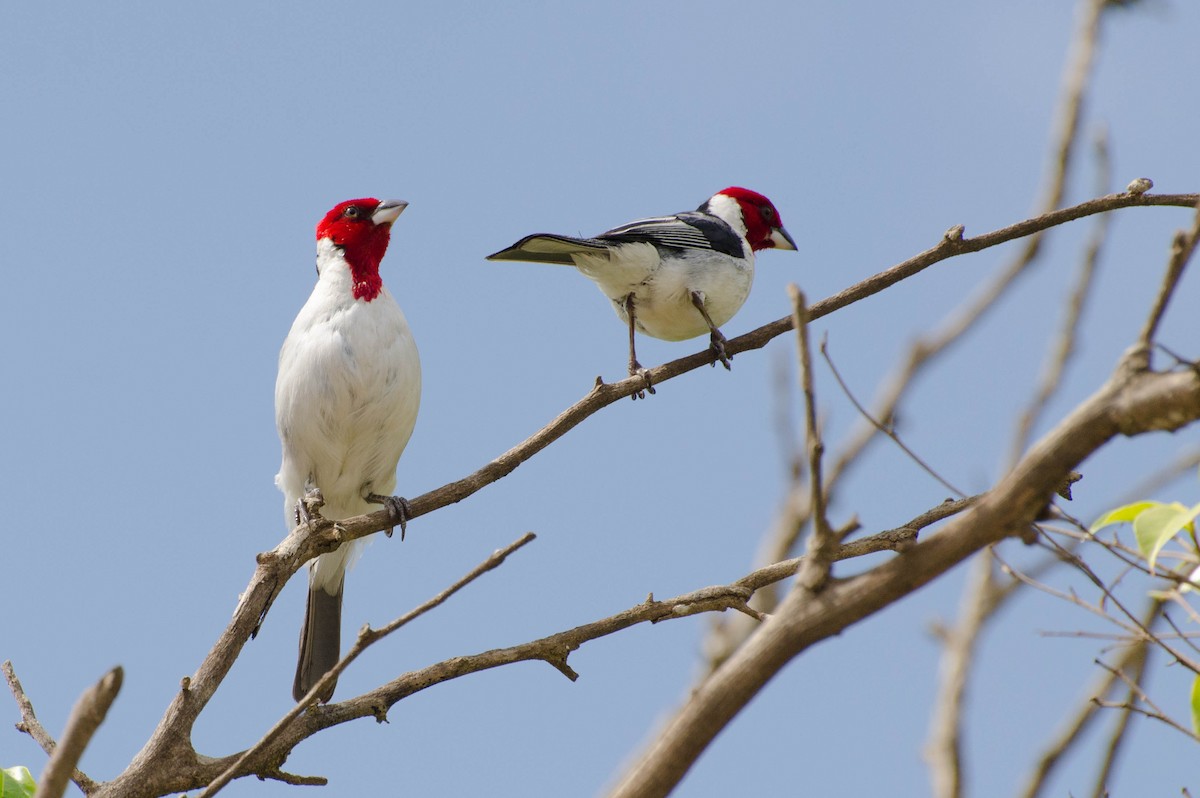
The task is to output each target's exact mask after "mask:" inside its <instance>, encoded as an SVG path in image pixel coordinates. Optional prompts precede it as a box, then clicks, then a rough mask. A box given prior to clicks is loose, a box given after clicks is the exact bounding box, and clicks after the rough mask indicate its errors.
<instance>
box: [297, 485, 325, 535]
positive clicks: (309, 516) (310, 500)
mask: <svg viewBox="0 0 1200 798" xmlns="http://www.w3.org/2000/svg"><path fill="white" fill-rule="evenodd" d="M324 506H325V497H324V496H323V495H321V489H320V488H315V487H309V488H308V489H307V490H305V491H304V495H303V496H301V497H300V498H299V499H298V500H297V501H296V525H297V526H299V525H300V524H307V523H308V522H309V521H311V520H313V519H314V518H320V517H321V508H322V507H324Z"/></svg>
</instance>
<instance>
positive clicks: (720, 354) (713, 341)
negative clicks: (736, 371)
mask: <svg viewBox="0 0 1200 798" xmlns="http://www.w3.org/2000/svg"><path fill="white" fill-rule="evenodd" d="M708 348H709V349H711V350H712V351H713V354H715V355H716V356H717V360H719V361H721V365H722V366H724V367H725V370H726V371H731V370H732V369H733V366H731V365H729V353H727V352H726V351H725V336H724V335H722V334H721V331H720V330H713V331H712V335H710V336H709V343H708ZM711 365H713V366H716V365H717V364H716V361H713V363H712V364H711Z"/></svg>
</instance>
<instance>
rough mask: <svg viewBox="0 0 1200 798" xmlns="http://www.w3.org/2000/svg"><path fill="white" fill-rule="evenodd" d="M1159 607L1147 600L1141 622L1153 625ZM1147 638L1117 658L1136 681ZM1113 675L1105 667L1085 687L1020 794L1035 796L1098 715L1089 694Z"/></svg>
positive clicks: (1099, 692) (1103, 692)
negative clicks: (1132, 673) (1093, 682)
mask: <svg viewBox="0 0 1200 798" xmlns="http://www.w3.org/2000/svg"><path fill="white" fill-rule="evenodd" d="M1161 608H1162V602H1160V601H1157V600H1151V602H1150V606H1149V607H1148V608H1147V610H1146V612H1145V614H1144V615H1143V616H1142V620H1143V623H1144V625H1145V626H1146V627H1147V628H1149V627H1151V626H1152V625H1153V623H1154V620H1155V618H1157V617H1158V614H1159V611H1160V610H1161ZM1148 645H1149V641H1148V640H1146V639H1135V640H1134V641H1133V642H1132V643H1131V644H1130V645H1129V646H1127V647H1126V649H1125V651H1124V653H1123V654H1122V655H1121V658H1120V659H1119V660H1118V661H1117V664H1116V666H1115V667H1116V670H1125V669H1126V668H1130V667H1132V668H1134V669H1135V672H1136V676H1135V677H1134V678H1135V679H1136V680H1137V681H1141V678H1142V673H1143V671H1144V668H1145V666H1146V660H1147V653H1148ZM1116 682H1117V676H1116V674H1115V673H1113V672H1111V671H1108V672H1106V673H1105V675H1104V676H1102V677H1101V678H1100V679H1099V680H1098V681H1097V682H1096V683H1095V684H1093V685H1092V686H1091V687H1090V688H1089V689H1088V690H1087V693H1086V694H1087V695H1088V696H1089V697H1088V699H1087V700H1085V701H1083V702H1082V703H1081V704H1080V706H1079V709H1078V710H1076V712H1075V714H1074V715H1073V716H1072V717H1071V718H1070V720H1068V721H1067V723H1066V724H1064V726H1063V728H1062V730H1061V731H1060V732H1059V734H1058V736H1056V737H1055V738H1054V739H1053V740H1052V741H1051V742H1050V743H1049V744H1048V745H1047V746H1046V748H1045V749H1044V750H1043V751H1042V755H1041V756H1040V757H1039V758H1038V762H1037V765H1035V766H1034V769H1033V772H1032V773H1031V774H1030V776H1029V778H1028V779H1027V781H1026V783H1025V786H1024V787H1023V788H1022V790H1021V798H1037V797H1038V796H1039V795H1041V794H1042V792H1043V790H1045V788H1046V786H1047V784H1048V782H1049V779H1050V776H1051V774H1052V773H1053V772H1054V769H1055V767H1056V766H1057V765H1058V763H1059V762H1060V761H1062V758H1063V757H1064V756H1065V755H1066V754H1067V752H1068V751H1070V749H1071V748H1072V746H1074V745H1075V744H1076V743H1078V742H1079V740H1080V739H1081V738H1082V737H1083V734H1084V732H1086V731H1087V730H1088V729H1089V728H1091V726H1092V725H1093V724H1094V722H1095V721H1096V720H1097V719H1098V717H1099V716H1098V713H1097V712H1096V710H1097V709H1099V707H1098V706H1097V705H1096V704H1095V703H1094V702H1093V701H1092V700H1091V698H1092V697H1099V698H1103V697H1105V696H1107V695H1109V694H1110V693H1111V692H1112V689H1113V687H1114V686H1115V685H1116ZM1128 717H1129V716H1128V714H1125V715H1124V716H1123V717H1122V719H1121V722H1120V723H1119V724H1118V729H1117V732H1116V734H1114V736H1113V737H1112V738H1111V740H1110V745H1109V751H1110V755H1109V756H1108V757H1106V760H1107V761H1108V762H1112V761H1114V760H1115V756H1116V749H1117V747H1118V745H1119V743H1118V741H1119V740H1120V739H1122V738H1123V735H1124V733H1125V729H1126V723H1127V720H1128ZM1109 769H1110V766H1105V767H1103V768H1102V771H1103V774H1102V776H1101V782H1102V781H1106V780H1107V778H1106V774H1107V772H1108V771H1109Z"/></svg>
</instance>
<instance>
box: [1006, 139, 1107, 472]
mask: <svg viewBox="0 0 1200 798" xmlns="http://www.w3.org/2000/svg"><path fill="white" fill-rule="evenodd" d="M1095 148H1096V183H1097V189H1098V190H1099V191H1106V190H1108V187H1109V186H1110V185H1111V183H1112V175H1111V162H1110V159H1109V152H1108V137H1107V136H1106V135H1105V134H1104V132H1103V131H1101V132H1100V133H1098V134H1097V136H1096V142H1095ZM1111 220H1112V217H1111V216H1109V215H1107V214H1105V215H1102V216H1097V217H1096V221H1095V223H1094V224H1093V225H1092V232H1091V234H1090V235H1089V236H1088V241H1087V244H1086V245H1085V247H1084V255H1083V259H1082V261H1081V262H1080V265H1079V274H1078V276H1077V277H1076V279H1075V286H1074V288H1073V289H1072V290H1071V293H1070V296H1069V298H1068V300H1067V311H1066V314H1065V316H1064V318H1063V323H1062V327H1061V329H1060V330H1059V334H1058V339H1057V341H1056V343H1055V345H1054V348H1053V351H1052V352H1051V353H1050V356H1049V357H1048V358H1047V361H1046V364H1045V366H1043V368H1042V374H1041V377H1040V378H1039V379H1038V387H1037V390H1036V391H1035V392H1034V396H1033V399H1031V400H1030V402H1029V405H1028V406H1027V407H1026V408H1025V411H1024V412H1023V413H1021V417H1020V419H1019V421H1018V422H1017V431H1016V434H1015V435H1014V436H1013V447H1012V452H1011V453H1010V455H1009V467H1011V466H1012V464H1013V463H1015V462H1016V461H1017V460H1018V459H1019V458H1020V456H1021V452H1023V451H1024V450H1025V447H1026V446H1028V445H1029V438H1030V436H1031V434H1032V432H1033V427H1034V425H1035V424H1036V423H1037V421H1038V419H1039V418H1041V416H1042V414H1043V413H1044V412H1045V410H1046V407H1047V406H1048V405H1049V403H1050V400H1051V399H1052V398H1053V397H1054V395H1055V393H1057V391H1058V388H1059V386H1060V385H1061V384H1062V377H1063V374H1064V373H1065V372H1066V368H1067V364H1068V363H1069V362H1070V360H1071V357H1072V356H1073V355H1074V354H1075V342H1076V341H1077V340H1078V338H1079V324H1080V320H1081V319H1082V318H1083V310H1084V307H1085V306H1086V304H1087V300H1088V297H1089V296H1090V295H1091V292H1092V286H1093V285H1094V284H1095V280H1094V277H1095V274H1096V265H1097V263H1098V262H1099V260H1100V251H1101V249H1102V248H1103V246H1104V242H1105V241H1106V240H1107V238H1108V231H1109V228H1110V227H1111V226H1112V225H1111Z"/></svg>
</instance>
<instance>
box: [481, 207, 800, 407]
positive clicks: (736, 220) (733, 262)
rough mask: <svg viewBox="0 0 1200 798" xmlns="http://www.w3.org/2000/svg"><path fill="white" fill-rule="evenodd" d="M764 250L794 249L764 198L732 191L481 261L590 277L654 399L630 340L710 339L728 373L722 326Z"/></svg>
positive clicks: (544, 238)
mask: <svg viewBox="0 0 1200 798" xmlns="http://www.w3.org/2000/svg"><path fill="white" fill-rule="evenodd" d="M771 248H774V249H792V250H794V249H795V248H796V242H795V241H793V240H792V237H791V236H790V235H788V232H787V230H785V229H784V228H783V222H782V221H781V220H780V218H779V212H778V211H777V210H775V206H774V205H773V204H771V201H770V200H769V199H767V198H766V197H764V196H763V195H762V194H759V193H758V192H755V191H751V190H749V189H746V188H739V187H737V186H731V187H730V188H726V189H723V190H721V191H718V192H717V193H716V194H714V195H713V196H712V197H711V198H710V199H708V201H706V202H705V203H704V204H703V205H701V206H700V207H699V208H697V209H696V210H694V211H686V212H684V213H677V214H674V215H672V216H656V217H654V218H652V219H639V220H637V221H635V222H630V223H629V224H624V225H621V226H620V227H614V228H613V229H612V230H609V231H607V232H604V233H601V234H600V235H598V236H595V237H593V238H574V237H572V236H563V235H555V234H553V233H537V234H535V235H531V236H526V237H525V238H522V239H521V240H520V241H518V242H517V243H515V244H513V245H512V246H511V247H508V248H507V249H502V250H500V251H499V252H497V253H495V254H493V255H489V256H488V260H516V261H528V262H532V263H554V264H561V265H566V266H574V267H575V268H577V269H579V271H581V272H583V274H584V275H585V276H587V277H589V278H591V280H592V281H593V282H595V283H596V285H598V286H600V290H601V291H603V292H604V295H605V296H606V297H608V298H609V300H611V301H612V303H613V308H614V309H615V310H616V312H617V316H619V317H620V318H621V320H622V321H624V322H625V323H626V324H627V325H628V326H629V374H630V376H634V375H636V374H640V375H642V377H643V378H644V379H645V380H646V388H647V390H649V391H650V393H654V388H653V387H652V386H651V385H650V381H649V377H648V376H647V372H646V370H645V369H644V368H642V365H641V364H640V363H638V360H637V353H636V351H635V349H634V340H633V339H634V331H635V330H636V331H641V332H643V333H645V334H646V335H649V336H651V337H654V338H661V339H663V340H665V341H683V340H685V339H688V338H695V337H696V336H699V335H703V334H704V333H708V334H709V338H710V341H711V347H712V350H713V352H714V353H715V354H716V357H717V359H719V360H720V361H721V363H722V364H723V365H724V366H725V368H729V355H728V354H727V353H726V351H725V336H724V335H722V334H721V330H720V327H721V325H723V324H724V323H725V322H727V321H729V320H730V319H731V318H733V315H734V314H735V313H737V312H738V310H739V309H740V308H741V307H742V305H743V304H744V303H745V301H746V297H747V296H749V295H750V285H751V283H753V281H754V253H755V252H757V251H758V250H760V249H771ZM635 398H636V394H635Z"/></svg>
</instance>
